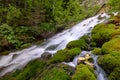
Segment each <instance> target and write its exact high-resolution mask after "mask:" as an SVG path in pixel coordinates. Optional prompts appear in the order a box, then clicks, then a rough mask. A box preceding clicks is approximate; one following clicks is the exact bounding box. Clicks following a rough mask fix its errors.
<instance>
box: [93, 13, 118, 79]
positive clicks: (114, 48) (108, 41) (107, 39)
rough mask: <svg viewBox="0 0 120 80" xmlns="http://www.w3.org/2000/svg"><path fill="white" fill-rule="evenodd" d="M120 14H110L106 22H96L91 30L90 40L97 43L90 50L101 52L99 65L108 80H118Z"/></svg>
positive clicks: (95, 52)
mask: <svg viewBox="0 0 120 80" xmlns="http://www.w3.org/2000/svg"><path fill="white" fill-rule="evenodd" d="M119 15H120V14H118V15H117V16H112V17H111V18H110V19H109V21H108V22H107V23H102V24H98V25H96V26H95V28H94V29H93V31H92V41H93V42H94V43H96V44H97V45H96V46H95V47H100V48H94V50H93V51H92V52H93V53H94V54H102V55H101V56H100V57H99V59H98V63H99V65H100V66H101V67H102V68H103V69H104V70H105V71H106V73H107V74H108V77H109V80H119V76H120V74H119V72H120V43H119V42H120V27H119V26H120V25H119V23H120V17H119Z"/></svg>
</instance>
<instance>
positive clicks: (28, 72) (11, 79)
mask: <svg viewBox="0 0 120 80" xmlns="http://www.w3.org/2000/svg"><path fill="white" fill-rule="evenodd" d="M45 65H46V62H44V61H40V60H34V61H31V62H30V63H29V64H28V65H27V66H26V67H25V68H24V69H23V70H17V71H15V72H14V73H8V74H7V75H5V76H3V77H2V78H0V80H30V79H31V78H33V77H34V76H35V75H36V74H37V73H39V72H41V71H42V70H44V68H45Z"/></svg>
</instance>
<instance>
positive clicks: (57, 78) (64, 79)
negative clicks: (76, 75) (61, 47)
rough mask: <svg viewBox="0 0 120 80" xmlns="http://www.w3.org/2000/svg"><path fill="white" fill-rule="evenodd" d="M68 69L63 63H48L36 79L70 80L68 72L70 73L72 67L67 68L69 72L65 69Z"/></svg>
mask: <svg viewBox="0 0 120 80" xmlns="http://www.w3.org/2000/svg"><path fill="white" fill-rule="evenodd" d="M68 69H69V66H68V65H65V64H55V65H50V66H49V67H48V68H47V69H45V70H44V71H43V72H42V73H41V74H40V75H38V76H37V78H36V80H70V74H69V73H71V72H70V71H72V69H69V70H70V71H69V72H68V71H67V70H68ZM72 72H74V71H72Z"/></svg>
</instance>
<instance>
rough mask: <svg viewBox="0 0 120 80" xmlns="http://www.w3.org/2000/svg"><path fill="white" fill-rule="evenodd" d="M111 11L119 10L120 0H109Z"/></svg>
mask: <svg viewBox="0 0 120 80" xmlns="http://www.w3.org/2000/svg"><path fill="white" fill-rule="evenodd" d="M107 4H108V5H109V8H110V11H111V12H112V11H119V10H120V1H119V0H108V3H107Z"/></svg>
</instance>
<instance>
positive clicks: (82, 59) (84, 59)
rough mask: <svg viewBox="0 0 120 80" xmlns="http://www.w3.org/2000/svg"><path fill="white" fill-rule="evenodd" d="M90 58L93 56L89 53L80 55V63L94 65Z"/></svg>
mask: <svg viewBox="0 0 120 80" xmlns="http://www.w3.org/2000/svg"><path fill="white" fill-rule="evenodd" d="M89 59H92V57H91V56H90V55H89V54H86V55H85V56H82V57H81V56H80V57H79V58H78V64H80V63H84V64H86V65H88V66H91V67H94V65H93V63H91V62H89V61H88V60H89Z"/></svg>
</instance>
